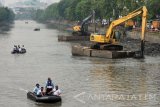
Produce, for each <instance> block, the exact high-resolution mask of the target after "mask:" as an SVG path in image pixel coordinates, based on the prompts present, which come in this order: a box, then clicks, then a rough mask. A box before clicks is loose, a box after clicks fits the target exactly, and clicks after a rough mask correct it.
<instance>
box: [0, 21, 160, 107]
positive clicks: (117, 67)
mask: <svg viewBox="0 0 160 107" xmlns="http://www.w3.org/2000/svg"><path fill="white" fill-rule="evenodd" d="M35 27H40V28H41V31H33V29H34V28H35ZM58 34H60V31H58V30H55V29H52V28H47V27H46V26H45V25H43V24H38V23H36V22H34V21H29V23H28V24H25V22H24V21H15V24H14V25H13V28H11V30H10V31H7V32H5V33H1V34H0V49H1V50H0V56H1V57H0V107H82V106H83V107H159V106H160V57H150V56H146V57H145V59H141V60H137V59H131V58H129V59H103V58H87V57H75V56H72V55H71V45H72V43H69V42H58V41H57V35H58ZM15 44H16V45H24V46H25V48H26V49H27V53H26V54H23V55H13V54H11V53H10V52H11V50H12V48H13V45H15ZM48 77H51V78H52V80H53V81H54V83H55V84H58V85H59V87H60V89H61V90H62V95H61V96H62V102H61V103H57V104H43V103H35V102H33V101H31V100H29V99H27V96H26V91H27V90H30V91H32V90H33V88H34V85H35V83H40V85H41V86H44V84H45V81H46V80H47V78H48Z"/></svg>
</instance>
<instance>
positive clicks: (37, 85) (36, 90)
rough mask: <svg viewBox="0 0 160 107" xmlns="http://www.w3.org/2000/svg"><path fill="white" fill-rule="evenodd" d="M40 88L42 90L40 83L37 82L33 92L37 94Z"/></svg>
mask: <svg viewBox="0 0 160 107" xmlns="http://www.w3.org/2000/svg"><path fill="white" fill-rule="evenodd" d="M38 90H40V85H39V84H38V83H37V84H36V87H35V88H34V89H33V93H34V94H37V92H38Z"/></svg>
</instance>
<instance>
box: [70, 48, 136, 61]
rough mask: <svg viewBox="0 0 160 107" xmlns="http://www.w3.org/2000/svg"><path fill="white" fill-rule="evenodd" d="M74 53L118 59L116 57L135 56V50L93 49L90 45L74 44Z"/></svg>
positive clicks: (75, 54)
mask: <svg viewBox="0 0 160 107" xmlns="http://www.w3.org/2000/svg"><path fill="white" fill-rule="evenodd" d="M72 55H73V56H88V57H99V58H110V59H116V58H131V57H134V55H135V52H133V51H109V50H96V49H91V48H89V47H84V46H78V45H75V46H72Z"/></svg>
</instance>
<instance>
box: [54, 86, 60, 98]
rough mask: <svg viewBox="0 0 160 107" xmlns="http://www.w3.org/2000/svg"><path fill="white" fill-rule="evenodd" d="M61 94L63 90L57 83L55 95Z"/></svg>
mask: <svg viewBox="0 0 160 107" xmlns="http://www.w3.org/2000/svg"><path fill="white" fill-rule="evenodd" d="M60 94H61V90H60V89H59V88H58V85H56V86H55V90H54V93H53V95H57V96H60Z"/></svg>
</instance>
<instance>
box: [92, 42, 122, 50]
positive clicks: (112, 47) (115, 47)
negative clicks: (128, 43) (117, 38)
mask: <svg viewBox="0 0 160 107" xmlns="http://www.w3.org/2000/svg"><path fill="white" fill-rule="evenodd" d="M91 49H99V50H110V51H121V50H123V46H121V45H113V44H94V45H92V46H91Z"/></svg>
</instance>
